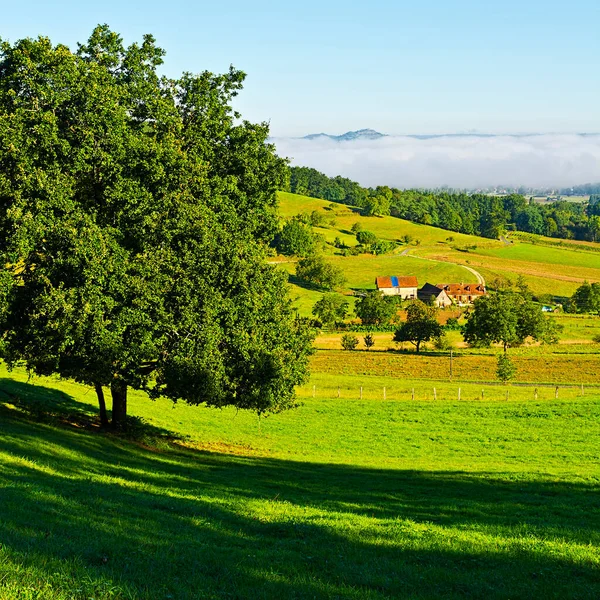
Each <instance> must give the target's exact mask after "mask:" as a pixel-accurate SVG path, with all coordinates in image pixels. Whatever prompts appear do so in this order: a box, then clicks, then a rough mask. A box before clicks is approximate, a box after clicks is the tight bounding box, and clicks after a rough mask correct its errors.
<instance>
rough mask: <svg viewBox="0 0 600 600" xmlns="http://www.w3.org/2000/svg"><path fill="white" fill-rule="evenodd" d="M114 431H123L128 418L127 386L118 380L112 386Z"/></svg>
mask: <svg viewBox="0 0 600 600" xmlns="http://www.w3.org/2000/svg"><path fill="white" fill-rule="evenodd" d="M110 394H111V396H112V426H113V429H123V428H124V427H125V419H126V418H127V384H126V383H124V382H123V381H121V380H119V379H116V380H115V381H113V382H112V383H111V385H110Z"/></svg>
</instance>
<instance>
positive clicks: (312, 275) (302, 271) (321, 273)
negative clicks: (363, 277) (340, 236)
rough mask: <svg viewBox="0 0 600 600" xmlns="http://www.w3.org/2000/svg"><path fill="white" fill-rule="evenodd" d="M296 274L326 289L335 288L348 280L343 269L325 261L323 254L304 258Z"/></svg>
mask: <svg viewBox="0 0 600 600" xmlns="http://www.w3.org/2000/svg"><path fill="white" fill-rule="evenodd" d="M296 276H297V277H299V278H300V279H302V280H304V281H306V282H307V283H311V284H312V285H314V286H316V287H318V288H321V289H324V290H334V289H336V288H339V287H342V286H343V285H344V283H345V282H346V278H345V277H344V274H343V273H342V271H341V269H339V268H338V267H336V266H335V265H332V264H329V263H328V262H325V259H324V258H323V257H322V256H310V257H308V258H303V259H302V260H301V261H300V262H299V263H298V266H297V267H296Z"/></svg>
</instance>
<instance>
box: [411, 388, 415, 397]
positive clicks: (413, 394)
mask: <svg viewBox="0 0 600 600" xmlns="http://www.w3.org/2000/svg"><path fill="white" fill-rule="evenodd" d="M412 399H413V400H414V399H415V388H413V389H412Z"/></svg>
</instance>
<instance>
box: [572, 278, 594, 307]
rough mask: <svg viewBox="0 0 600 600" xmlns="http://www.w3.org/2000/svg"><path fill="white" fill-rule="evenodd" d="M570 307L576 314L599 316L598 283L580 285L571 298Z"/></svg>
mask: <svg viewBox="0 0 600 600" xmlns="http://www.w3.org/2000/svg"><path fill="white" fill-rule="evenodd" d="M571 306H573V307H574V309H575V312H578V313H596V314H598V315H600V283H588V282H587V281H586V282H585V283H584V284H582V285H580V286H579V287H578V288H577V290H575V293H574V294H573V296H572V297H571Z"/></svg>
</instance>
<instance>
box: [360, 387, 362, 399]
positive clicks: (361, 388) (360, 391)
mask: <svg viewBox="0 0 600 600" xmlns="http://www.w3.org/2000/svg"><path fill="white" fill-rule="evenodd" d="M360 399H361V400H362V385H361V386H360Z"/></svg>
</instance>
